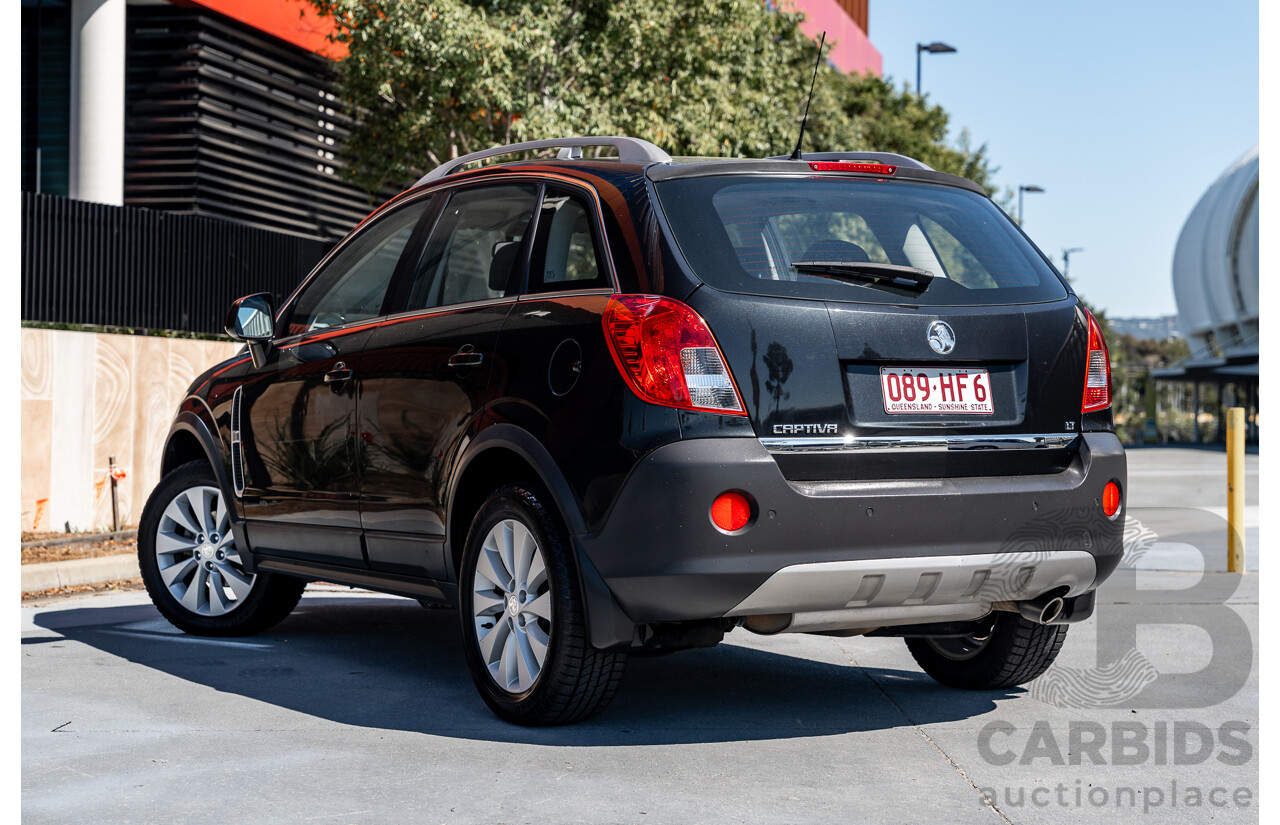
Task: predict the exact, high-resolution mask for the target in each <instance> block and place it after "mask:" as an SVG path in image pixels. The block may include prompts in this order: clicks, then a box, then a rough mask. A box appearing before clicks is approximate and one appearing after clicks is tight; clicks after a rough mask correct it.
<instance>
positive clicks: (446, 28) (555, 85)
mask: <svg viewBox="0 0 1280 825" xmlns="http://www.w3.org/2000/svg"><path fill="white" fill-rule="evenodd" d="M310 2H311V3H312V4H313V5H314V6H315V7H316V8H317V9H318V10H319V11H320V12H321V14H324V15H327V16H330V17H332V18H333V20H334V23H335V34H334V35H332V39H333V40H335V41H337V42H340V43H343V44H345V45H346V47H347V49H348V56H347V57H346V58H344V59H343V60H341V61H340V63H339V71H340V88H341V92H342V96H343V97H344V98H345V99H346V100H347V102H348V104H349V105H351V106H353V107H354V108H355V110H356V112H357V114H358V123H357V125H356V126H355V127H354V129H353V131H352V134H351V136H350V137H349V138H348V140H347V141H346V144H345V146H344V155H345V156H346V158H347V159H348V162H349V168H348V175H349V176H350V177H351V178H352V179H353V180H354V181H355V182H356V183H358V184H359V185H361V186H363V187H364V188H366V189H368V190H369V191H377V190H379V189H381V188H383V187H384V186H387V185H397V186H400V185H404V184H406V183H407V182H410V181H412V180H413V179H414V178H415V177H416V176H417V175H419V174H421V173H422V172H423V171H424V170H425V168H427V167H429V165H433V164H437V163H439V162H441V161H442V160H445V159H448V158H451V157H457V156H459V155H461V154H466V153H468V152H471V151H475V150H477V149H479V148H482V147H486V146H493V145H500V144H505V143H512V142H515V141H519V140H533V139H537V138H542V137H556V136H562V135H573V134H623V135H631V136H634V137H640V138H645V139H647V140H650V141H652V142H654V143H656V144H657V145H659V146H661V147H662V148H664V149H666V150H667V151H668V152H670V153H671V154H673V155H713V156H747V157H763V156H767V155H770V154H786V153H789V152H790V151H791V149H792V148H793V147H794V145H795V140H796V133H797V130H798V128H799V119H800V115H801V113H802V111H803V108H804V99H805V95H806V94H807V92H808V89H809V78H810V76H811V72H812V67H813V61H814V57H815V44H814V43H813V41H811V40H809V39H808V38H807V37H806V36H805V35H804V34H803V32H801V31H800V28H799V25H798V22H799V20H800V16H799V15H797V14H792V13H789V12H786V11H781V10H774V9H773V8H772V6H771V4H766V3H765V2H763V0H705V1H704V2H690V0H615V1H614V2H605V0H524V1H523V2H505V1H504V0H496V1H494V2H479V0H432V2H429V3H421V2H412V3H409V2H396V1H395V0H310ZM946 129H947V114H946V112H945V111H943V110H942V109H941V107H938V106H929V105H928V104H926V103H925V101H924V100H923V99H922V98H920V97H919V96H918V95H916V94H914V93H912V92H909V91H907V90H906V88H905V87H903V88H902V89H898V88H895V87H894V86H893V85H892V84H891V83H889V82H887V81H885V80H882V79H881V78H877V77H863V76H857V75H853V76H846V75H843V74H841V73H839V72H838V71H836V70H835V69H834V68H832V67H831V66H829V65H828V64H826V63H825V62H824V63H823V64H822V66H821V68H820V70H819V74H818V79H817V83H816V85H815V88H814V97H813V105H812V107H811V114H810V119H809V125H808V130H807V132H806V143H805V148H806V149H807V150H815V151H816V150H824V149H827V150H834V149H864V150H881V151H899V152H904V153H907V154H912V155H914V156H916V157H919V158H920V159H921V160H923V161H924V162H925V163H928V164H930V165H931V166H934V167H935V168H938V169H941V170H943V171H948V172H954V173H956V174H961V175H964V176H965V177H968V178H970V179H971V180H975V181H977V182H978V183H980V184H982V185H984V186H988V187H989V188H990V183H989V178H990V176H991V173H992V170H990V169H989V167H988V162H987V158H986V148H985V146H983V147H979V148H978V149H976V150H973V149H971V148H970V146H969V144H968V140H969V139H968V136H967V134H962V135H961V139H960V143H959V145H957V146H955V147H951V146H947V145H946V142H945V137H946Z"/></svg>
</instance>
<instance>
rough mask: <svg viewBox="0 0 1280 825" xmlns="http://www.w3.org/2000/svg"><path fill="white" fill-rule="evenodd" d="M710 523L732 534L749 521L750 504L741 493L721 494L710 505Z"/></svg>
mask: <svg viewBox="0 0 1280 825" xmlns="http://www.w3.org/2000/svg"><path fill="white" fill-rule="evenodd" d="M711 521H712V522H714V523H715V525H716V527H719V528H720V529H721V530H723V531H725V532H726V533H733V532H736V531H738V530H741V529H742V528H743V527H746V526H747V522H748V521H751V502H749V501H747V497H746V496H744V495H743V494H742V493H738V492H728V493H721V494H720V495H719V496H717V497H716V500H715V501H714V502H713V503H712V504H711Z"/></svg>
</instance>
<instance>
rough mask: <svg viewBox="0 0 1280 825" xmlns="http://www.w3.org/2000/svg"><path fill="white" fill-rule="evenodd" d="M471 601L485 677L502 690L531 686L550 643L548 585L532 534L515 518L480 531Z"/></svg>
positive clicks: (520, 690) (549, 591) (541, 666)
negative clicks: (484, 533)
mask: <svg viewBox="0 0 1280 825" xmlns="http://www.w3.org/2000/svg"><path fill="white" fill-rule="evenodd" d="M471 604H472V614H473V616H472V619H473V621H474V622H475V630H476V644H477V645H478V646H479V649H480V657H481V659H482V660H483V662H484V665H485V669H486V670H487V672H488V674H489V678H491V679H492V680H493V681H494V683H495V684H496V685H497V686H498V687H500V688H502V689H503V690H505V691H507V692H508V693H524V692H525V691H527V690H529V689H530V688H532V687H533V685H534V683H535V682H537V680H538V676H539V674H541V673H542V668H543V666H544V665H545V664H546V661H547V649H548V648H549V646H550V644H551V621H552V613H551V587H550V582H549V580H548V578H547V567H546V562H545V560H544V559H543V556H542V550H541V548H539V547H538V540H537V538H536V537H535V536H534V535H533V533H532V532H530V530H529V528H528V527H526V526H525V525H524V524H522V523H521V522H520V521H518V520H516V519H504V520H503V521H500V522H498V523H497V524H495V525H494V526H493V528H492V529H490V530H489V534H488V535H487V536H485V540H484V545H483V546H482V547H481V550H480V553H479V555H478V557H477V559H476V569H475V577H474V581H473V582H472V601H471Z"/></svg>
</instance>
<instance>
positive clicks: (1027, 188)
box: [1018, 186, 1044, 225]
mask: <svg viewBox="0 0 1280 825" xmlns="http://www.w3.org/2000/svg"><path fill="white" fill-rule="evenodd" d="M1043 191H1044V190H1043V189H1041V188H1040V187H1039V186H1019V187H1018V224H1019V225H1021V224H1025V223H1026V219H1025V218H1024V217H1023V214H1022V193H1023V192H1043Z"/></svg>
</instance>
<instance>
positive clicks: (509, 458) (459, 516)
mask: <svg viewBox="0 0 1280 825" xmlns="http://www.w3.org/2000/svg"><path fill="white" fill-rule="evenodd" d="M521 479H527V480H531V481H536V482H539V483H540V484H541V485H542V487H543V488H544V489H545V490H546V491H547V492H548V493H549V494H550V496H551V500H552V503H554V504H555V506H556V510H557V511H558V512H559V514H560V517H561V518H562V519H564V523H565V528H566V529H567V530H568V532H569V542H570V544H571V546H572V552H573V553H574V555H575V557H576V565H575V566H576V567H577V572H578V576H579V579H580V584H581V586H582V595H583V599H584V601H585V603H586V608H587V617H586V619H587V631H588V634H589V638H590V641H591V645H592V646H593V647H595V648H598V649H601V650H605V649H625V648H627V647H628V646H629V645H630V644H631V641H632V638H633V635H634V632H635V623H634V622H633V621H632V620H631V618H630V617H629V616H627V615H626V612H625V611H623V609H622V607H621V606H620V605H619V604H618V601H617V599H615V598H614V596H613V592H612V591H611V590H610V589H609V586H608V585H607V584H606V583H605V581H604V579H603V578H601V576H600V573H599V572H598V571H597V570H596V568H595V565H593V564H592V563H591V559H589V558H588V557H587V555H586V553H585V552H584V551H583V550H582V547H581V545H580V544H579V543H578V541H577V539H576V537H577V536H580V535H582V534H583V533H585V532H587V527H586V522H585V521H584V519H583V517H582V508H581V506H580V504H579V503H578V499H577V497H576V496H575V495H574V494H573V490H572V489H571V488H570V487H569V483H568V481H567V480H566V479H565V477H564V474H563V473H561V472H560V468H559V467H558V466H557V465H556V461H555V459H554V458H552V456H551V453H550V452H549V451H548V450H547V448H546V447H545V446H543V444H542V443H541V442H540V441H538V439H537V438H535V437H534V436H533V435H532V434H531V433H530V432H529V431H527V430H524V429H522V428H520V427H517V426H515V425H514V424H494V425H492V426H490V427H488V428H486V429H484V430H482V431H481V432H480V434H479V435H477V436H476V438H475V440H474V441H472V443H471V445H470V447H469V448H468V450H467V452H466V454H465V455H464V456H463V459H462V461H460V462H459V463H458V468H457V471H456V472H455V473H454V475H453V478H452V483H451V484H450V486H449V489H450V497H449V509H448V519H447V521H446V523H445V548H446V550H447V551H448V552H447V554H446V557H445V558H446V562H447V563H448V565H449V575H450V576H451V577H452V578H453V580H454V581H458V580H459V579H458V572H459V568H460V567H461V561H462V551H463V548H464V546H465V544H466V540H467V530H468V529H469V528H470V526H471V518H472V516H473V515H474V513H475V512H476V510H478V509H479V507H480V505H481V504H482V503H484V500H485V497H486V496H488V495H489V493H491V492H492V491H493V490H494V489H496V488H497V487H499V486H501V485H503V484H509V483H511V482H513V481H519V480H521Z"/></svg>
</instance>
